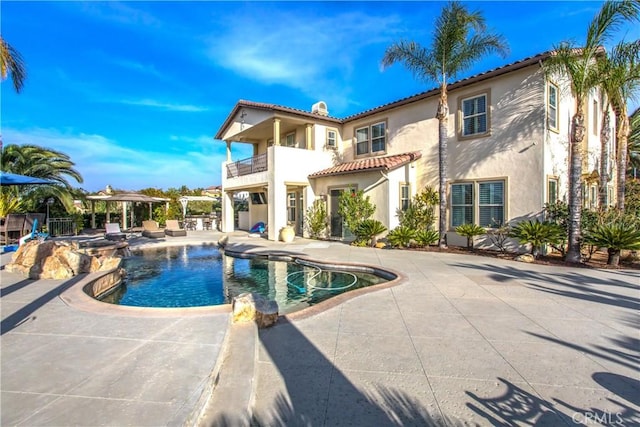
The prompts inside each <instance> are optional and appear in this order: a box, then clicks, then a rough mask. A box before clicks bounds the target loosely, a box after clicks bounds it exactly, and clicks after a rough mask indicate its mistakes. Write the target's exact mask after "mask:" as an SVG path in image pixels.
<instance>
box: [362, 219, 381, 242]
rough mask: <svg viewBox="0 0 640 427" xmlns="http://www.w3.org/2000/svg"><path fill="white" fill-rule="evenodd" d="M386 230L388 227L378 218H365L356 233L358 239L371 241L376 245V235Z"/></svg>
mask: <svg viewBox="0 0 640 427" xmlns="http://www.w3.org/2000/svg"><path fill="white" fill-rule="evenodd" d="M385 231H387V227H385V226H384V225H383V224H382V223H381V222H380V221H378V220H377V219H365V220H364V221H362V222H361V223H360V224H359V225H358V227H357V228H356V230H355V235H356V236H357V238H358V240H361V241H364V242H369V241H371V243H370V244H371V246H375V245H376V243H377V240H376V237H377V236H378V235H379V234H382V233H384V232H385Z"/></svg>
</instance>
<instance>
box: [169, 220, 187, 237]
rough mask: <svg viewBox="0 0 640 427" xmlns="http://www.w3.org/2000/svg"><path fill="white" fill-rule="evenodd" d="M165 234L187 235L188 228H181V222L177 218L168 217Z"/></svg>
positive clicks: (173, 235)
mask: <svg viewBox="0 0 640 427" xmlns="http://www.w3.org/2000/svg"><path fill="white" fill-rule="evenodd" d="M164 234H166V235H167V236H171V237H179V236H186V235H187V230H185V229H184V228H180V223H179V222H178V220H177V219H168V220H167V226H166V228H165V229H164Z"/></svg>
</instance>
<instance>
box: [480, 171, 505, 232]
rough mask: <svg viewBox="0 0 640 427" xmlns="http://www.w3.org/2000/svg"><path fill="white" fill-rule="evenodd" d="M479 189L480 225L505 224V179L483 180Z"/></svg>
mask: <svg viewBox="0 0 640 427" xmlns="http://www.w3.org/2000/svg"><path fill="white" fill-rule="evenodd" d="M479 190H480V200H479V201H478V211H479V223H480V224H479V225H480V227H500V226H501V225H502V224H504V181H496V182H481V183H480V184H479Z"/></svg>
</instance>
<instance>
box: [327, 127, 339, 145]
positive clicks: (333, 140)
mask: <svg viewBox="0 0 640 427" xmlns="http://www.w3.org/2000/svg"><path fill="white" fill-rule="evenodd" d="M337 146H338V132H336V131H335V130H332V129H327V147H328V148H336V147H337Z"/></svg>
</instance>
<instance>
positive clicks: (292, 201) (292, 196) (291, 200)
mask: <svg viewBox="0 0 640 427" xmlns="http://www.w3.org/2000/svg"><path fill="white" fill-rule="evenodd" d="M287 202H288V203H287V221H289V222H292V223H293V222H296V193H287Z"/></svg>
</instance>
